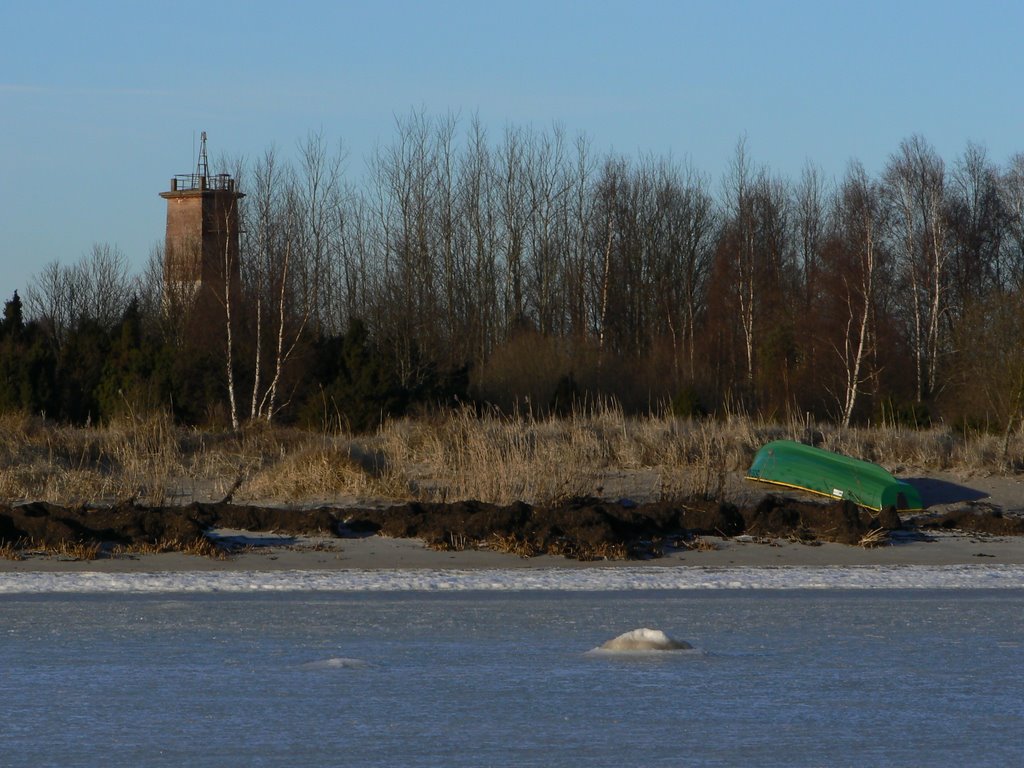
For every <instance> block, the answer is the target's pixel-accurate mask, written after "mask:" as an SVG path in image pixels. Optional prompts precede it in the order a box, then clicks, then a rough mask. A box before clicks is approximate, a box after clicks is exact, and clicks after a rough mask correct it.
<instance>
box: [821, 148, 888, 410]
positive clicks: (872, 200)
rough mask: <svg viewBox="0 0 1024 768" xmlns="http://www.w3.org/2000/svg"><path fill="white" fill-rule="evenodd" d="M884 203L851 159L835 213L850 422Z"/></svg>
mask: <svg viewBox="0 0 1024 768" xmlns="http://www.w3.org/2000/svg"><path fill="white" fill-rule="evenodd" d="M883 217H884V209H883V206H882V203H881V199H880V195H879V192H878V189H877V187H876V186H875V185H874V184H873V183H872V182H871V181H870V180H869V179H868V176H867V173H865V171H864V167H863V166H862V165H861V164H860V163H857V162H854V163H852V164H851V165H850V168H849V170H848V171H847V173H846V178H845V180H844V181H843V184H842V188H841V189H840V191H839V196H838V199H837V211H836V215H835V221H836V228H837V234H838V237H839V240H840V243H841V246H840V247H841V248H844V249H845V250H846V251H847V254H848V257H847V258H846V259H844V260H843V262H842V263H841V264H839V265H833V266H834V267H838V269H839V272H840V275H839V278H840V279H841V281H842V284H843V293H844V294H845V296H844V298H845V304H846V310H847V313H846V322H845V329H844V333H843V336H842V345H843V346H842V349H839V348H838V347H837V348H836V351H837V352H838V353H839V356H840V360H841V361H842V365H843V375H844V378H843V392H842V395H841V397H840V398H839V399H840V413H841V417H840V418H841V424H842V425H843V426H844V427H847V426H849V424H850V420H851V419H852V418H853V413H854V409H855V408H856V405H857V396H858V395H859V394H860V391H861V385H862V384H863V383H864V381H865V378H866V377H865V376H864V375H863V368H864V366H865V360H866V358H867V354H868V343H869V335H870V333H871V320H872V317H873V314H874V304H875V291H876V288H875V286H876V281H877V274H878V271H879V266H878V265H879V260H880V259H879V246H880V240H881V238H880V233H881V232H883V231H884V226H885V222H884V218H883Z"/></svg>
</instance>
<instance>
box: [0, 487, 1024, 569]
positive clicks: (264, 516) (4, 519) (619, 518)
mask: <svg viewBox="0 0 1024 768" xmlns="http://www.w3.org/2000/svg"><path fill="white" fill-rule="evenodd" d="M222 528H227V529H234V530H244V531H273V532H276V533H279V534H285V535H296V536H299V535H302V536H329V537H340V538H351V537H358V536H367V535H374V534H380V535H384V536H389V537H394V538H414V539H422V540H424V541H425V542H427V544H428V545H430V546H434V547H439V548H450V549H470V548H474V547H479V546H486V547H488V548H492V549H501V550H503V551H509V552H515V553H517V554H521V555H524V556H531V555H538V554H554V555H563V556H565V557H570V558H575V559H583V560H587V559H596V558H608V559H623V558H637V559H641V558H651V557H658V556H659V555H660V554H661V553H662V547H663V546H664V545H665V544H669V545H672V546H678V545H680V544H681V543H682V544H685V543H687V542H693V541H695V540H697V539H699V537H701V536H720V537H725V538H730V537H735V536H740V535H747V536H753V537H758V538H761V537H763V538H765V539H770V538H788V539H794V540H800V541H804V542H809V541H829V542H838V543H842V544H849V545H857V544H859V543H863V542H865V541H866V540H870V541H873V542H874V543H882V542H884V541H885V540H886V537H887V535H888V534H889V533H891V532H893V531H898V530H899V531H907V530H910V531H919V532H926V531H928V530H960V531H965V532H975V533H987V534H998V535H1003V536H1013V535H1024V518H1021V517H1017V516H1004V515H1003V513H1002V512H1001V510H999V509H998V508H991V507H977V506H974V507H972V506H968V507H964V508H961V509H957V510H953V511H948V512H945V513H942V514H933V515H928V514H924V515H918V516H916V517H911V518H904V519H901V517H900V515H898V514H897V513H896V511H895V510H893V509H887V510H883V511H882V512H880V513H872V512H869V511H866V510H863V509H860V508H858V507H856V506H855V505H853V504H851V503H849V502H823V503H818V502H806V501H797V500H793V499H791V498H785V497H781V496H775V495H769V496H765V497H764V498H762V499H760V500H759V501H758V502H757V503H752V504H750V505H748V506H736V505H733V504H728V503H719V502H715V501H708V500H702V499H691V500H687V501H682V502H680V501H674V502H656V503H648V504H634V503H631V502H628V501H621V502H609V501H605V500H599V499H593V498H576V499H570V500H568V501H565V502H563V503H560V504H557V505H554V506H549V507H532V506H530V505H528V504H525V503H516V504H511V505H508V506H496V505H492V504H485V503H481V502H475V501H464V502H456V503H448V504H442V503H416V502H413V503H408V504H401V505H396V506H392V507H388V508H383V509H374V508H352V507H320V508H317V509H310V510H296V509H284V508H275V507H258V506H246V505H238V504H231V503H214V504H200V503H195V504H191V505H189V506H186V507H156V508H151V507H140V506H137V505H135V504H130V503H125V504H120V505H116V506H113V507H104V508H77V507H76V508H67V507H60V506H55V505H51V504H47V503H42V502H39V503H31V504H23V505H18V506H13V507H12V506H0V546H5V547H8V548H12V549H18V548H23V549H26V548H42V549H46V548H56V547H59V546H61V545H62V544H67V543H73V544H84V545H99V546H102V547H118V546H120V547H125V548H132V547H147V546H148V547H153V546H163V547H166V548H169V549H175V548H181V549H185V548H188V547H192V546H193V545H195V544H196V542H203V541H205V538H206V534H207V532H209V531H211V530H214V529H222Z"/></svg>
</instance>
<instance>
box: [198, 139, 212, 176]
mask: <svg viewBox="0 0 1024 768" xmlns="http://www.w3.org/2000/svg"><path fill="white" fill-rule="evenodd" d="M196 176H198V177H199V179H208V178H209V177H210V163H209V161H208V160H207V158H206V131H203V132H202V134H201V136H200V138H199V164H198V165H197V166H196ZM198 186H200V187H205V186H206V185H205V184H203V182H202V181H199V184H198Z"/></svg>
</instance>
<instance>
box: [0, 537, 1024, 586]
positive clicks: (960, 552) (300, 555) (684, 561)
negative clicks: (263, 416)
mask: <svg viewBox="0 0 1024 768" xmlns="http://www.w3.org/2000/svg"><path fill="white" fill-rule="evenodd" d="M222 534H223V535H224V536H226V537H231V538H233V539H235V540H236V541H238V540H241V541H242V542H243V543H245V541H246V539H252V541H251V542H250V543H249V548H248V549H246V550H245V551H242V552H239V553H236V554H233V555H231V556H230V557H227V558H223V559H222V558H212V557H204V556H200V555H188V554H182V553H177V552H170V553H162V554H144V555H119V556H114V557H103V558H97V559H95V560H72V559H67V558H62V557H58V556H53V555H34V554H29V555H27V556H26V557H25V558H24V559H22V560H6V559H4V560H0V579H2V578H3V576H4V575H5V574H10V573H66V574H74V573H120V574H132V573H140V574H141V573H186V572H225V573H241V572H266V573H272V572H282V571H323V572H330V571H366V570H381V571H384V570H389V571H390V570H397V571H420V570H432V571H483V570H513V571H515V570H553V569H561V570H585V569H602V568H603V569H622V568H640V569H657V568H737V567H739V568H743V567H746V568H772V567H793V566H807V567H858V566H890V567H895V566H931V567H943V566H970V565H976V566H997V565H1024V537H1020V536H987V535H978V534H966V533H959V532H942V533H935V534H930V535H928V536H926V537H921V536H913V537H899V536H897V537H895V538H894V541H893V542H892V543H890V544H885V545H882V546H877V547H871V548H864V547H857V546H850V545H846V544H835V543H829V542H824V543H815V544H802V543H798V542H792V541H786V540H781V539H775V540H768V541H757V540H753V539H752V538H750V537H743V536H740V537H737V538H733V539H722V538H718V537H704V539H705V541H706V542H708V544H710V545H711V546H713V547H714V549H701V550H687V549H677V550H668V551H666V553H665V555H664V556H663V557H660V558H654V559H648V560H590V561H579V560H573V559H569V558H564V557H557V556H552V555H539V556H536V557H529V558H524V557H519V556H517V555H513V554H505V553H499V552H493V551H489V550H476V549H473V550H469V549H467V550H462V551H438V550H434V549H430V548H428V547H427V546H425V544H424V543H423V542H422V541H420V540H418V539H397V538H388V537H384V536H367V537H363V538H347V539H338V538H320V537H300V538H299V539H298V540H297V539H296V538H295V537H287V538H285V537H276V536H274V535H272V534H259V535H256V534H251V533H248V532H245V533H243V532H234V531H229V532H222ZM285 542H287V543H285Z"/></svg>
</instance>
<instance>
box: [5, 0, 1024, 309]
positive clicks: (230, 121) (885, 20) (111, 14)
mask: <svg viewBox="0 0 1024 768" xmlns="http://www.w3.org/2000/svg"><path fill="white" fill-rule="evenodd" d="M0 30H3V38H4V40H3V45H2V46H0V299H6V298H7V297H9V295H10V293H11V292H13V290H14V289H16V288H17V289H24V287H25V285H26V284H27V283H28V282H29V281H30V279H31V277H32V275H34V274H36V273H37V272H38V271H39V270H40V269H41V268H42V267H43V266H45V265H46V264H48V263H49V262H52V261H59V262H62V263H67V264H70V263H73V262H75V261H77V260H78V259H79V258H81V257H82V255H83V254H85V253H86V252H88V251H89V250H90V249H91V247H92V245H93V244H94V243H109V244H111V245H116V246H118V247H119V248H120V249H121V250H122V251H124V252H125V254H126V255H127V256H128V258H129V260H130V262H131V264H132V266H133V268H134V269H137V270H138V269H141V266H142V264H143V263H144V262H145V260H146V258H147V256H148V254H149V252H150V250H151V249H152V247H153V246H154V245H156V244H158V243H159V242H160V241H161V239H162V237H163V226H164V214H165V209H164V201H163V200H161V199H160V198H159V197H158V193H159V192H160V191H162V190H164V189H166V188H167V185H168V183H169V179H170V177H171V176H172V175H174V174H176V173H186V172H190V171H191V169H192V164H193V142H194V137H197V136H198V134H199V132H200V131H203V130H205V131H207V133H208V135H209V146H210V153H211V157H216V156H219V155H222V154H226V155H231V156H236V157H247V158H255V157H257V156H258V155H260V154H262V152H263V151H264V150H265V149H267V148H268V147H270V146H271V145H274V146H276V148H277V150H278V152H279V153H282V154H284V155H287V154H289V153H291V152H293V150H294V147H295V145H296V143H297V142H298V141H300V140H302V139H303V138H305V137H306V136H307V135H308V134H309V133H310V132H311V131H322V133H323V135H324V136H325V138H327V139H328V140H329V141H330V142H331V143H332V144H333V143H335V142H337V141H339V140H340V141H342V142H344V144H345V145H346V147H347V149H348V153H349V162H348V169H349V175H350V176H351V177H352V178H353V179H355V180H358V178H359V177H360V176H361V174H362V172H363V169H364V165H365V159H366V157H367V156H368V155H370V154H371V153H372V152H373V150H374V148H375V147H376V146H377V145H386V144H388V143H389V142H390V141H391V140H392V139H393V138H394V135H395V131H394V124H395V116H396V115H405V114H408V112H409V111H410V110H411V109H416V110H423V111H425V112H426V113H427V114H428V115H443V114H445V113H447V112H449V111H452V112H456V113H459V114H461V115H462V117H463V119H464V120H466V119H468V118H469V116H471V115H473V114H476V115H478V116H479V118H480V119H481V121H482V122H483V123H484V124H485V125H486V126H488V127H489V129H490V131H491V135H492V137H493V140H494V141H497V140H498V139H499V138H500V136H501V132H502V131H503V129H504V127H505V126H506V125H508V124H512V125H521V126H533V127H535V128H538V129H546V128H548V127H550V126H551V125H552V123H556V122H557V123H559V124H560V125H562V126H563V127H564V128H565V129H566V131H567V132H568V133H569V134H570V135H575V134H577V133H581V132H582V133H585V134H586V135H587V136H588V137H589V138H590V140H591V142H592V146H593V148H594V150H595V152H597V153H599V154H604V153H606V152H609V151H615V152H617V153H620V154H625V155H628V156H631V157H637V156H639V155H641V154H647V153H652V154H654V155H664V156H668V155H672V156H673V157H675V158H676V159H679V160H682V159H688V160H689V161H690V162H691V163H692V165H693V166H694V167H695V168H697V169H698V170H701V171H703V172H705V173H707V174H709V175H710V176H711V178H712V179H713V182H714V184H715V185H716V187H717V184H718V181H719V179H720V178H721V175H722V173H723V172H724V170H725V169H726V167H727V165H728V163H729V161H730V160H731V158H732V155H733V151H734V148H735V145H736V142H737V140H738V139H739V138H740V137H741V136H746V141H747V151H748V153H749V155H750V157H751V159H752V160H753V161H754V162H755V163H757V164H759V165H760V164H764V165H767V166H768V167H769V168H771V169H772V170H773V171H775V172H777V173H779V174H781V175H783V176H785V177H788V178H791V179H793V180H795V179H797V178H798V177H799V174H800V171H801V169H802V168H803V166H804V165H805V163H806V162H807V161H812V162H814V163H815V164H817V165H818V166H819V167H820V168H821V169H822V170H823V171H824V172H825V174H826V175H827V176H830V177H832V176H839V175H841V174H842V173H843V171H844V169H845V168H846V165H847V163H848V162H849V160H850V159H851V158H857V159H859V160H860V161H862V162H863V163H864V165H865V166H866V168H867V169H868V171H869V172H870V173H877V172H878V171H879V170H880V169H881V168H882V167H883V166H884V164H885V161H886V158H887V157H888V155H889V154H890V153H892V152H894V151H895V150H896V149H897V147H898V145H899V142H900V141H901V140H902V139H904V138H907V137H909V136H910V135H912V134H914V133H920V134H922V135H923V136H924V137H925V138H926V139H927V140H928V141H929V142H931V143H932V145H934V146H935V148H936V149H937V150H938V151H939V153H940V154H941V155H942V156H943V157H944V158H945V159H946V160H947V161H949V162H952V161H953V160H955V158H956V157H957V155H959V154H960V153H961V152H962V151H963V149H964V147H965V145H966V143H967V142H968V141H974V142H977V143H980V144H983V145H984V146H985V147H986V148H987V149H988V152H989V155H990V157H991V158H992V159H993V160H994V161H996V162H998V163H1005V162H1006V160H1007V159H1008V158H1009V156H1010V155H1011V154H1013V153H1016V152H1021V151H1024V99H1022V98H1021V88H1022V86H1021V82H1020V80H1021V74H1022V73H1024V46H1022V45H1021V40H1022V39H1024V3H1020V2H985V1H984V0H982V1H981V2H978V1H977V0H976V1H975V2H936V1H932V2H923V1H921V0H918V2H904V1H902V0H901V1H897V2H873V1H872V0H866V1H862V2H844V3H827V2H823V1H822V0H818V2H812V1H804V0H800V1H797V0H793V1H792V2H785V1H784V0H779V1H778V2H739V1H738V0H732V1H730V0H718V1H717V2H686V1H685V0H683V1H680V2H645V1H644V0H633V1H632V2H559V1H558V0H548V1H547V2H533V0H526V1H524V2H514V3H508V2H506V3H500V4H494V7H492V5H491V4H490V3H487V2H479V0H478V1H477V2H421V3H416V2H389V1H388V0H377V1H376V2H362V3H354V2H328V1H326V0H325V1H318V2H301V1H295V2H290V3H282V2H275V3H265V2H259V0H256V1H255V2H253V1H250V2H215V1H213V0H209V1H208V2H190V1H187V0H177V1H176V2H173V3H171V2H159V3H158V2H148V1H147V0H142V2H140V1H139V0H135V1H134V2H104V1H103V0H97V1H96V2H84V0H83V2H74V3H72V2H47V0H31V1H30V2H23V1H22V0H6V2H4V3H3V4H2V5H0Z"/></svg>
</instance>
